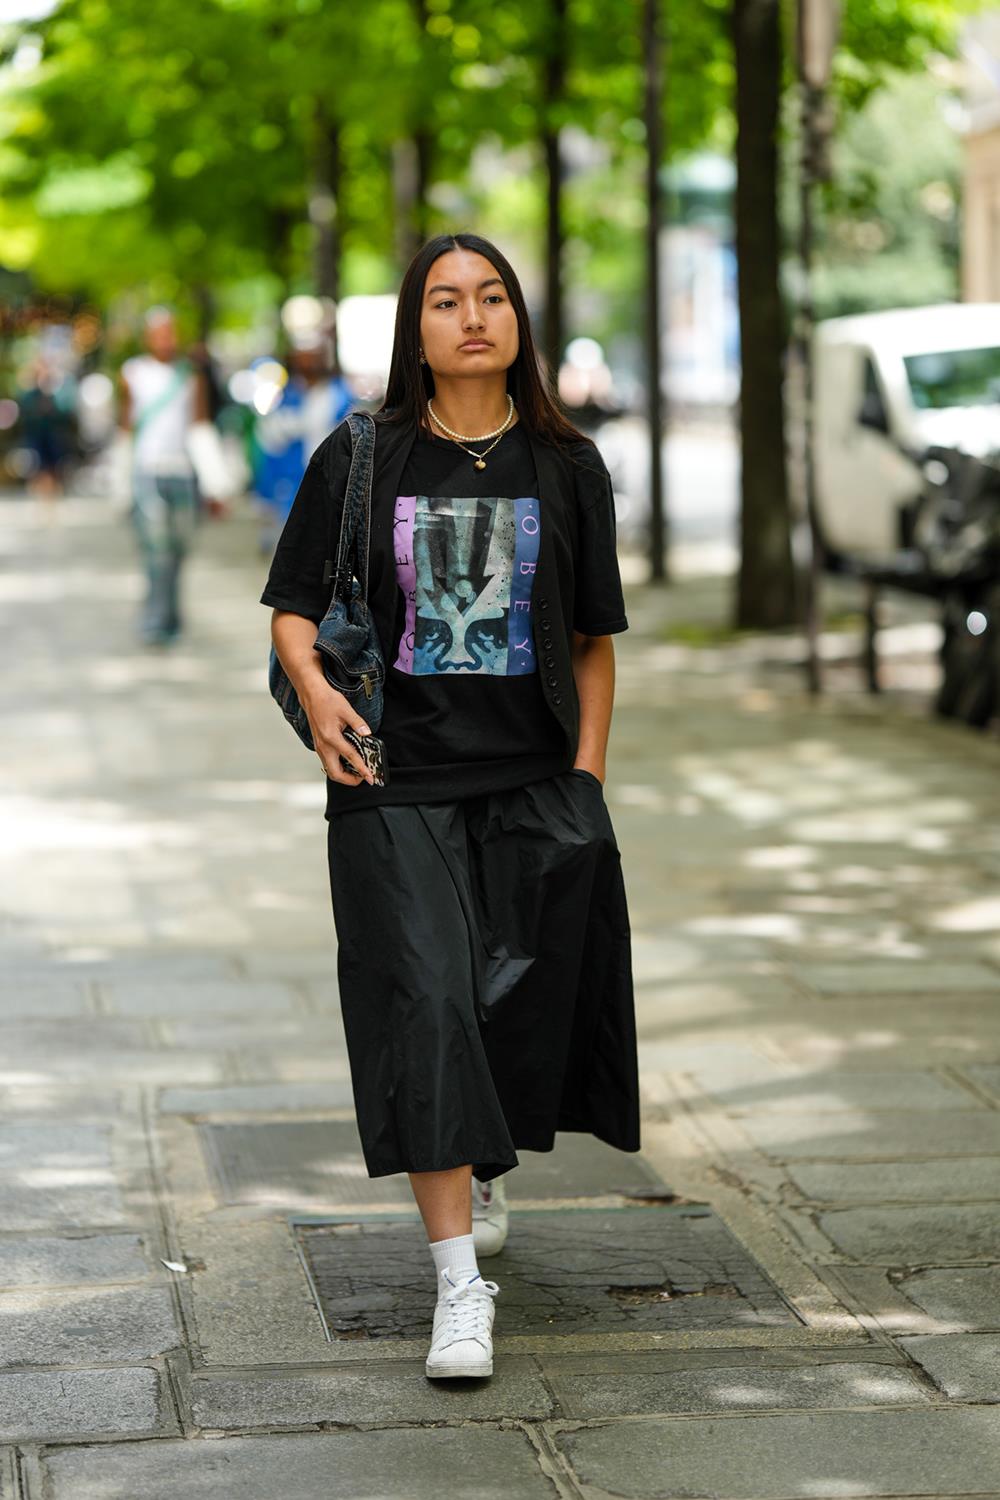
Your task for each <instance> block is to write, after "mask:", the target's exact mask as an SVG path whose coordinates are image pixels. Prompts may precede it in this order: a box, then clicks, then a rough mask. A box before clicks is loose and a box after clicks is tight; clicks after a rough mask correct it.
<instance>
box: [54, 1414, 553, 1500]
mask: <svg viewBox="0 0 1000 1500" xmlns="http://www.w3.org/2000/svg"><path fill="white" fill-rule="evenodd" d="M41 1467H42V1471H43V1474H44V1476H45V1482H46V1483H47V1485H48V1489H47V1491H46V1500H119V1497H125V1496H128V1497H129V1500H132V1497H135V1500H140V1497H141V1500H178V1496H183V1497H184V1500H275V1497H276V1496H280V1497H281V1500H317V1497H318V1496H322V1497H323V1500H416V1497H418V1496H421V1497H423V1496H427V1497H430V1496H440V1495H447V1496H448V1500H557V1491H556V1488H555V1485H554V1484H553V1483H552V1481H551V1480H550V1479H548V1478H547V1477H546V1475H545V1474H544V1473H543V1472H542V1468H541V1465H540V1464H539V1461H538V1458H537V1455H536V1452H535V1450H534V1449H533V1448H532V1445H531V1443H530V1441H529V1439H528V1437H527V1435H526V1434H525V1433H523V1432H498V1431H495V1430H493V1429H491V1428H488V1427H477V1426H470V1427H451V1428H425V1429H423V1430H414V1429H412V1428H404V1429H403V1430H402V1431H397V1432H392V1431H385V1432H364V1433H356V1432H336V1433H328V1432H311V1433H302V1434H296V1435H294V1436H293V1435H291V1434H286V1435H280V1434H279V1435H275V1436H270V1437H230V1438H224V1439H222V1440H219V1441H209V1440H205V1439H191V1440H188V1441H170V1440H159V1441H158V1440H153V1441H150V1442H145V1443H102V1444H101V1445H100V1446H99V1447H93V1448H63V1449H59V1450H55V1451H52V1452H47V1453H44V1454H43V1455H42V1459H41Z"/></svg>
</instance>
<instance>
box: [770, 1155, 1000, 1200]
mask: <svg viewBox="0 0 1000 1500" xmlns="http://www.w3.org/2000/svg"><path fill="white" fill-rule="evenodd" d="M787 1172H788V1178H789V1180H790V1181H791V1182H792V1183H794V1185H795V1186H796V1187H797V1188H798V1190H799V1191H800V1192H801V1193H802V1194H803V1196H804V1197H806V1198H808V1199H810V1200H812V1201H813V1202H816V1203H852V1202H853V1203H859V1202H860V1203H892V1202H907V1201H909V1202H915V1203H919V1202H926V1203H942V1202H945V1203H947V1202H949V1201H952V1202H960V1201H962V1200H963V1199H969V1198H989V1199H996V1200H997V1202H998V1205H1000V1158H998V1157H996V1156H958V1157H953V1158H951V1159H950V1160H948V1161H884V1162H881V1161H880V1162H849V1163H840V1162H795V1163H793V1164H792V1165H790V1166H789V1167H788V1169H787Z"/></svg>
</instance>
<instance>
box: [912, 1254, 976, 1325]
mask: <svg viewBox="0 0 1000 1500" xmlns="http://www.w3.org/2000/svg"><path fill="white" fill-rule="evenodd" d="M898 1285H899V1290H900V1291H901V1292H903V1293H904V1294H905V1295H906V1296H907V1297H909V1298H910V1300H911V1301H912V1302H915V1303H916V1304H917V1306H918V1307H922V1308H923V1309H924V1311H925V1312H928V1313H930V1314H931V1316H932V1317H935V1318H939V1319H941V1320H942V1321H943V1322H948V1323H952V1324H955V1325H957V1326H958V1327H959V1328H964V1329H968V1330H969V1331H973V1330H977V1329H984V1330H986V1329H992V1330H993V1331H995V1332H998V1333H1000V1265H994V1266H945V1267H942V1268H941V1269H940V1270H930V1271H915V1272H914V1273H913V1274H912V1275H911V1276H905V1277H903V1278H902V1279H901V1280H900V1282H899V1283H898Z"/></svg>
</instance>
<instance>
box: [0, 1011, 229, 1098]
mask: <svg viewBox="0 0 1000 1500" xmlns="http://www.w3.org/2000/svg"><path fill="white" fill-rule="evenodd" d="M25 1073H31V1074H32V1075H34V1076H35V1078H36V1079H37V1080H38V1081H42V1080H44V1079H46V1078H48V1079H53V1080H55V1079H67V1080H68V1081H70V1082H72V1083H79V1082H81V1081H82V1080H94V1079H98V1080H99V1079H106V1080H108V1082H109V1083H112V1084H113V1083H115V1082H119V1081H120V1082H122V1083H140V1082H141V1083H217V1082H220V1081H221V1080H222V1078H223V1076H224V1065H223V1063H222V1061H221V1060H219V1059H215V1058H212V1057H209V1056H208V1055H204V1056H198V1055H193V1054H191V1053H190V1052H186V1053H174V1052H171V1051H169V1050H167V1049H166V1048H164V1049H162V1050H158V1049H157V1048H155V1047H153V1046H151V1045H149V1043H148V1032H147V1029H146V1026H145V1024H144V1023H143V1022H139V1021H125V1020H119V1019H117V1018H116V1019H111V1018H105V1017H89V1018H88V1019H87V1020H86V1021H85V1022H82V1023H78V1022H74V1021H61V1022H56V1021H14V1022H10V1023H9V1024H7V1025H6V1026H5V1027H4V1052H3V1058H2V1060H0V1084H8V1085H10V1084H17V1083H21V1082H23V1081H24V1075H25Z"/></svg>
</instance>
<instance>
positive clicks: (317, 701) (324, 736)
mask: <svg viewBox="0 0 1000 1500" xmlns="http://www.w3.org/2000/svg"><path fill="white" fill-rule="evenodd" d="M302 707H303V708H304V709H305V711H306V718H307V719H308V720H309V728H310V730H311V731H312V737H313V744H314V745H315V746H316V754H317V755H318V756H319V758H320V761H321V763H322V765H323V769H324V770H325V771H326V774H327V775H328V776H329V778H330V780H331V781H337V782H339V783H340V785H341V786H360V785H361V782H362V781H367V782H368V784H369V785H373V784H374V781H375V777H374V775H373V773H372V772H371V771H369V769H368V767H367V766H366V765H365V764H364V762H363V761H361V760H360V758H359V756H358V752H357V751H356V750H355V748H354V746H353V745H352V744H351V742H350V740H346V739H345V738H344V734H343V729H344V725H345V724H346V725H347V727H348V728H349V729H353V730H355V731H356V733H358V734H362V735H364V734H370V733H371V730H370V729H369V727H368V725H367V724H366V723H365V721H364V719H362V718H360V717H359V715H358V714H357V713H356V712H355V710H354V709H353V708H352V707H351V705H350V703H349V702H348V701H347V699H346V698H345V697H344V695H343V693H338V692H337V689H336V688H335V687H331V686H330V684H329V683H328V682H327V681H326V678H325V677H324V678H323V680H322V682H321V683H317V684H316V685H315V686H313V687H312V688H311V690H310V692H309V694H308V695H307V697H306V698H305V699H304V700H303V702H302ZM342 755H343V756H344V757H345V759H346V760H347V761H349V763H350V764H351V765H352V766H354V767H355V768H356V769H355V770H354V771H345V770H344V768H343V766H342V765H341V764H340V756H342Z"/></svg>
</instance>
